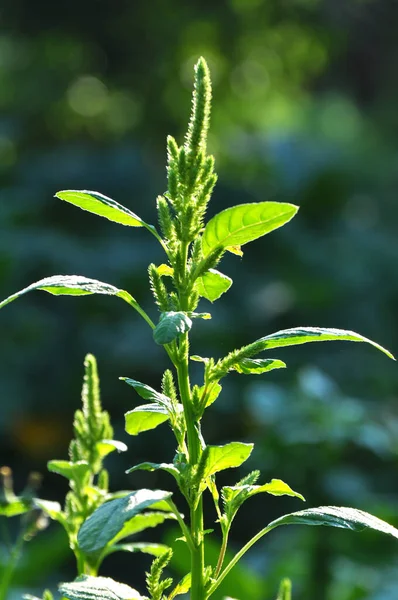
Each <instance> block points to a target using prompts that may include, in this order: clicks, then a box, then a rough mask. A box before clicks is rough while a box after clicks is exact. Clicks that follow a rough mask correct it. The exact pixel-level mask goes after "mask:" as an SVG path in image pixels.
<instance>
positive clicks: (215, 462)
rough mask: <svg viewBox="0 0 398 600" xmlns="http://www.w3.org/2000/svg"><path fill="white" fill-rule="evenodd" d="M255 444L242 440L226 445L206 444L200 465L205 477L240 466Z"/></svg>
mask: <svg viewBox="0 0 398 600" xmlns="http://www.w3.org/2000/svg"><path fill="white" fill-rule="evenodd" d="M253 445H254V444H243V443H242V442H231V443H229V444H225V446H206V448H205V449H204V451H203V454H202V458H201V460H200V464H199V467H198V471H199V472H200V473H201V474H202V477H203V479H207V477H210V475H213V474H214V473H217V472H218V471H223V470H224V469H229V468H231V467H239V466H240V465H241V464H242V463H244V462H245V460H247V459H248V458H249V456H250V454H251V452H252V450H253Z"/></svg>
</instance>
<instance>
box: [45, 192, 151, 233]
mask: <svg viewBox="0 0 398 600" xmlns="http://www.w3.org/2000/svg"><path fill="white" fill-rule="evenodd" d="M55 197H56V198H59V199H60V200H65V202H69V204H73V205H74V206H77V207H78V208H82V209H83V210H86V211H88V212H90V213H93V214H94V215H98V216H100V217H105V218H106V219H108V220H109V221H113V222H114V223H120V224H121V225H129V226H130V227H145V225H146V223H144V221H143V220H142V219H140V217H137V215H135V214H134V213H133V212H131V210H129V209H128V208H126V207H125V206H122V205H121V204H119V203H118V202H116V201H115V200H112V198H108V197H107V196H104V195H103V194H100V193H99V192H92V191H90V190H62V191H61V192H57V193H56V194H55Z"/></svg>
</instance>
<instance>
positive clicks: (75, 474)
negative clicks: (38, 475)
mask: <svg viewBox="0 0 398 600" xmlns="http://www.w3.org/2000/svg"><path fill="white" fill-rule="evenodd" d="M47 469H48V470H49V471H51V473H57V474H58V475H62V477H66V479H73V480H74V481H78V482H82V481H83V479H84V477H85V476H86V475H87V473H88V472H89V471H90V465H89V464H88V462H87V461H85V460H79V461H77V462H69V461H67V460H50V462H48V463H47Z"/></svg>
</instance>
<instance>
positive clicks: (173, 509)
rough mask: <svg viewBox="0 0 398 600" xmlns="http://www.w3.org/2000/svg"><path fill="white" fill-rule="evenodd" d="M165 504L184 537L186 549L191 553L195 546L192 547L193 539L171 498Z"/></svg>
mask: <svg viewBox="0 0 398 600" xmlns="http://www.w3.org/2000/svg"><path fill="white" fill-rule="evenodd" d="M167 504H168V505H169V506H170V509H171V512H172V513H173V514H174V515H175V516H176V519H177V521H178V523H179V525H180V527H181V531H182V533H183V534H184V536H185V539H186V542H187V545H188V548H189V549H190V551H191V552H193V551H194V550H195V545H194V542H193V539H192V536H191V532H190V531H189V529H188V527H187V526H186V525H185V523H184V519H183V518H182V517H181V515H180V512H179V510H178V508H177V507H176V505H175V504H174V502H173V501H172V500H171V498H168V500H167Z"/></svg>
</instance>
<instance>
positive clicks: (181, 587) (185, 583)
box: [169, 573, 191, 600]
mask: <svg viewBox="0 0 398 600" xmlns="http://www.w3.org/2000/svg"><path fill="white" fill-rule="evenodd" d="M190 589H191V573H187V574H186V575H185V577H183V578H182V579H181V581H179V582H178V583H177V585H176V587H175V588H174V590H173V591H172V592H171V594H170V596H169V599H170V600H172V599H173V598H175V597H176V596H179V595H180V594H186V593H187V592H189V590H190Z"/></svg>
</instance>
